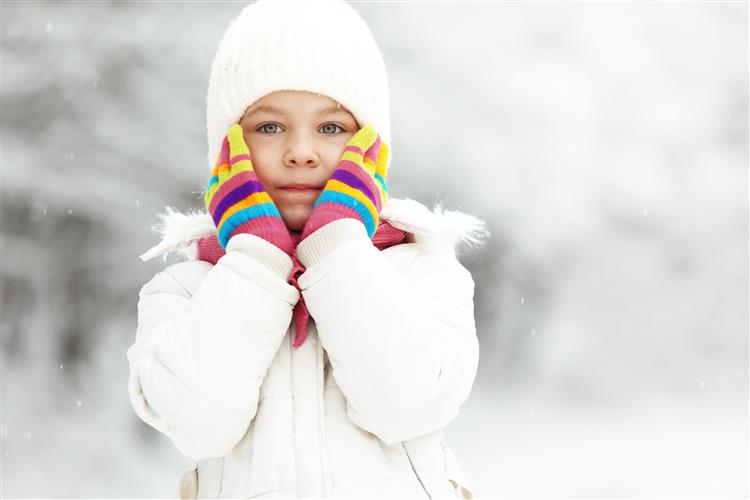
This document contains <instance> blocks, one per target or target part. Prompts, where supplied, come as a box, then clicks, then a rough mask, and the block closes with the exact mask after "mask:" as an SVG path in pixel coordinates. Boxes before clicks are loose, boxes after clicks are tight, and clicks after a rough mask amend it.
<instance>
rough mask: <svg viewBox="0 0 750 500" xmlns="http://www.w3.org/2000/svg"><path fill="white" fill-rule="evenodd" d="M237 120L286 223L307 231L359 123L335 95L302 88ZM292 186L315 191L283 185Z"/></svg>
mask: <svg viewBox="0 0 750 500" xmlns="http://www.w3.org/2000/svg"><path fill="white" fill-rule="evenodd" d="M238 123H239V124H240V125H241V126H242V130H243V131H244V137H245V142H246V143H247V146H248V148H249V149H250V155H251V158H252V162H253V168H254V169H255V172H256V174H257V175H258V180H260V182H261V183H262V184H263V187H265V188H266V191H267V192H268V195H269V196H270V197H271V199H272V200H273V201H274V203H275V204H276V206H277V207H278V209H279V212H281V218H282V219H283V220H284V223H285V224H286V225H287V227H288V228H289V229H291V230H302V229H303V228H304V226H305V222H307V219H308V217H309V216H310V212H311V211H312V206H313V204H314V203H315V200H317V199H318V196H320V193H321V192H322V190H323V187H324V186H325V184H326V181H328V179H329V178H330V177H331V175H332V174H333V171H334V170H335V169H336V166H337V164H338V161H339V159H341V155H342V154H343V153H344V148H345V147H346V143H347V142H348V141H349V139H351V137H352V136H353V135H354V134H355V133H356V132H357V131H358V130H359V129H360V126H359V124H358V123H357V121H356V120H355V119H354V116H353V115H352V114H351V113H350V112H349V111H348V110H347V109H346V108H344V107H343V106H341V105H340V104H338V103H337V102H336V101H334V100H333V99H331V98H330V97H327V96H324V95H318V94H315V93H312V92H306V91H298V90H282V91H278V92H273V93H270V94H267V95H265V96H263V97H262V98H261V99H259V100H257V101H256V102H254V103H253V104H252V105H251V106H250V107H249V108H248V109H247V110H246V111H245V114H244V115H243V116H242V118H240V120H239V122H238ZM290 184H307V185H311V186H314V187H315V188H316V190H315V191H312V192H299V191H297V192H295V191H290V190H285V189H283V188H284V187H285V186H288V185H290Z"/></svg>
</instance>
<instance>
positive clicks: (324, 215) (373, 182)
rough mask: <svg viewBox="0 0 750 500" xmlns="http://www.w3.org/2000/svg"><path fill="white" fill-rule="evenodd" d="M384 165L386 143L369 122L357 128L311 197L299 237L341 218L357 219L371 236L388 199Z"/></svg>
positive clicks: (386, 156)
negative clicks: (323, 181)
mask: <svg viewBox="0 0 750 500" xmlns="http://www.w3.org/2000/svg"><path fill="white" fill-rule="evenodd" d="M387 169H388V146H387V145H386V143H384V142H382V141H381V139H380V135H379V134H378V133H377V131H376V130H375V128H374V127H373V126H372V125H367V126H365V127H363V128H361V129H360V130H359V131H358V132H357V133H356V134H354V135H353V136H352V138H351V139H350V140H349V142H348V143H347V144H346V149H344V153H343V154H342V155H341V159H340V160H339V163H338V165H337V167H336V170H334V171H333V174H332V175H331V178H330V179H328V182H327V183H326V185H325V188H324V189H323V191H322V192H321V193H320V196H319V197H318V199H317V200H316V201H315V204H314V205H313V210H312V212H311V213H310V217H309V218H308V219H307V222H306V223H305V227H304V228H303V230H302V237H301V239H302V240H304V239H305V238H307V236H309V235H310V234H312V233H314V232H315V231H316V230H317V229H319V228H320V227H322V226H324V225H326V224H328V223H329V222H331V221H334V220H337V219H342V218H352V219H357V220H359V221H361V222H362V224H364V225H365V228H366V229H367V235H368V236H369V237H370V238H371V239H372V236H373V234H375V230H376V229H377V228H378V222H379V220H380V210H381V209H382V208H383V205H385V202H386V201H387V199H388V185H387V182H386V181H387V179H388V172H387Z"/></svg>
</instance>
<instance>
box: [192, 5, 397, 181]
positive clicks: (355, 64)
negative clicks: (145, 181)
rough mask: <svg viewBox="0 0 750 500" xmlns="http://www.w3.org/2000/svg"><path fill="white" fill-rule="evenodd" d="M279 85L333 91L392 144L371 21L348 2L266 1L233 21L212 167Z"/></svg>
mask: <svg viewBox="0 0 750 500" xmlns="http://www.w3.org/2000/svg"><path fill="white" fill-rule="evenodd" d="M279 90H304V91H308V92H315V93H317V94H321V95H325V96H328V97H330V98H331V99H333V100H335V101H338V102H339V103H341V104H342V105H343V106H345V107H346V108H347V109H349V111H351V113H352V115H354V118H355V119H356V120H357V122H358V123H359V125H360V126H362V127H364V126H365V125H367V124H372V125H373V126H374V127H375V128H376V129H377V130H378V132H379V133H380V135H381V138H382V140H383V141H385V142H386V143H388V144H389V145H390V143H391V130H390V128H391V127H390V108H389V106H390V98H389V93H388V78H387V75H386V69H385V63H384V61H383V57H382V54H381V53H380V49H379V48H378V45H377V43H376V41H375V38H374V37H373V35H372V32H371V31H370V29H369V27H368V26H367V24H366V23H365V21H364V19H362V17H361V16H360V15H359V13H358V12H357V11H356V10H354V8H353V7H352V6H351V5H349V4H348V3H347V2H345V1H344V0H315V1H312V0H258V1H257V2H255V3H252V4H250V5H247V6H246V7H245V8H243V9H242V11H241V12H240V13H239V15H238V16H237V17H236V18H235V19H233V20H232V21H231V23H230V25H229V27H228V28H227V31H226V32H225V33H224V36H223V37H222V39H221V42H220V44H219V47H218V49H217V51H216V55H215V56H214V60H213V63H212V64H211V74H210V77H209V83H208V96H207V98H206V101H207V108H206V120H207V137H208V165H209V169H211V168H213V166H214V163H215V162H216V158H217V155H218V154H219V151H220V149H221V142H222V138H223V137H224V135H225V134H226V131H227V129H229V127H230V126H231V125H233V124H235V123H237V122H238V121H239V119H240V118H241V117H242V115H243V114H244V113H245V111H246V110H247V108H248V107H249V106H251V105H252V104H253V103H254V102H255V101H257V100H258V99H260V98H261V97H263V96H265V95H266V94H269V93H271V92H275V91H279Z"/></svg>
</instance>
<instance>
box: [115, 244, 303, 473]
mask: <svg viewBox="0 0 750 500" xmlns="http://www.w3.org/2000/svg"><path fill="white" fill-rule="evenodd" d="M291 268H292V259H291V257H289V255H287V254H286V253H284V252H283V251H282V250H280V249H279V248H277V247H276V246H274V245H272V244H271V243H269V242H267V241H266V240H264V239H262V238H259V237H257V236H254V235H250V234H240V235H236V236H234V237H233V238H232V239H231V240H230V241H229V243H228V245H227V252H226V254H225V255H224V256H223V257H222V258H221V259H219V260H218V262H217V263H216V265H215V266H213V265H211V264H210V263H208V262H203V261H187V262H180V263H177V264H173V265H171V266H169V267H167V268H166V269H164V270H163V271H160V272H158V273H156V275H155V276H154V277H153V278H152V279H151V280H150V281H149V282H148V283H146V284H145V285H144V286H143V287H142V288H141V290H140V293H139V300H138V326H137V330H136V339H135V343H134V344H133V345H132V346H131V347H130V348H129V349H128V350H127V358H128V364H129V369H130V375H129V379H128V395H129V399H130V402H131V404H132V406H133V409H134V410H135V413H136V414H137V415H138V416H139V417H140V418H141V419H142V420H143V421H145V422H146V423H148V424H149V425H151V426H152V427H154V428H155V429H157V430H159V431H161V432H162V433H164V434H166V435H167V436H168V437H169V438H170V439H171V440H172V442H173V443H174V445H175V446H176V448H177V449H178V450H180V451H181V452H182V453H184V454H186V455H188V456H189V457H191V458H193V459H194V460H200V459H204V458H209V457H220V456H224V455H226V454H227V453H229V452H230V451H231V450H232V448H233V447H234V446H235V445H236V444H237V443H238V442H239V440H240V439H241V438H242V436H243V435H244V434H245V432H246V430H247V427H248V426H249V424H250V422H251V420H252V419H253V418H254V417H255V412H256V410H257V406H258V398H259V391H260V385H261V382H262V381H263V378H264V377H265V374H266V371H267V370H268V367H269V366H270V364H271V361H272V360H273V358H274V356H275V354H276V351H277V350H278V348H279V346H280V345H281V342H282V340H283V338H284V336H285V334H286V332H287V328H288V326H289V324H290V321H291V317H292V309H293V307H294V304H295V303H296V302H297V300H298V299H299V292H298V291H297V289H296V288H295V287H294V286H292V285H291V284H289V283H288V282H287V281H286V278H287V276H288V274H289V272H290V271H291Z"/></svg>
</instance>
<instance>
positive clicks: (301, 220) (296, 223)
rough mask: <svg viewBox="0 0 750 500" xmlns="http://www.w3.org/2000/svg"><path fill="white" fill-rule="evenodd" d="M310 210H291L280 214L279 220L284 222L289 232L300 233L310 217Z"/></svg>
mask: <svg viewBox="0 0 750 500" xmlns="http://www.w3.org/2000/svg"><path fill="white" fill-rule="evenodd" d="M311 211H312V208H308V209H305V210H292V211H284V212H281V218H282V219H283V220H284V224H286V227H287V228H288V229H289V230H290V231H302V230H303V229H304V228H305V223H306V222H307V219H308V218H309V217H310V212H311Z"/></svg>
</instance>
